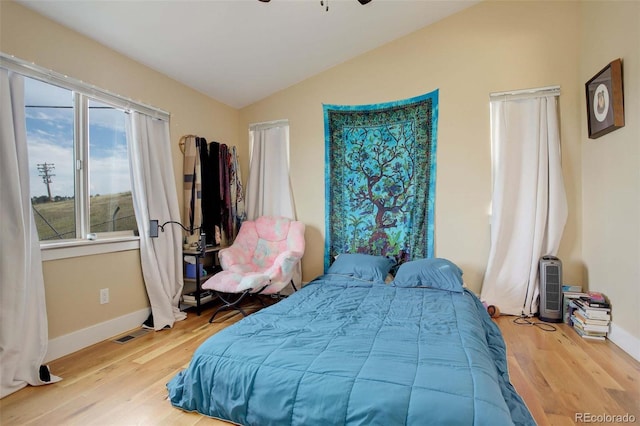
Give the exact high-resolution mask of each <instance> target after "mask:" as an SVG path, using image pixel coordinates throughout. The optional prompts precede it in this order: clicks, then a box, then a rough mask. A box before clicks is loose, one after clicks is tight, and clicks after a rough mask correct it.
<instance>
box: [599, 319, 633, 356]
mask: <svg viewBox="0 0 640 426" xmlns="http://www.w3.org/2000/svg"><path fill="white" fill-rule="evenodd" d="M607 338H608V339H609V340H611V341H612V342H613V343H615V344H616V345H617V346H619V347H620V349H622V350H623V351H625V352H626V353H628V354H629V355H631V356H632V357H633V358H635V359H636V361H640V339H638V338H637V337H635V336H634V335H632V334H631V333H629V332H628V331H627V330H625V329H624V328H622V327H620V326H617V325H616V323H615V322H612V323H611V331H610V332H609V334H607Z"/></svg>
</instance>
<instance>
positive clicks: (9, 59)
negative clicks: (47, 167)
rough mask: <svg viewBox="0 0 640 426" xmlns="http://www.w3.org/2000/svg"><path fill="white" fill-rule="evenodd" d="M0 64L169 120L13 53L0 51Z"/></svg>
mask: <svg viewBox="0 0 640 426" xmlns="http://www.w3.org/2000/svg"><path fill="white" fill-rule="evenodd" d="M0 65H1V66H2V67H4V68H6V69H8V70H11V71H15V72H17V73H20V74H22V75H25V76H27V77H31V78H35V79H38V80H42V81H45V82H47V83H51V84H53V85H56V86H60V87H64V88H66V89H69V90H73V91H75V92H78V93H82V94H84V95H87V96H89V97H92V98H98V99H99V100H100V101H104V102H107V103H109V104H112V105H113V106H117V107H119V108H122V109H124V110H125V111H131V110H135V111H138V112H141V113H143V114H146V115H148V116H150V117H153V118H157V119H159V120H164V121H169V117H170V114H169V113H168V112H166V111H163V110H161V109H159V108H156V107H153V106H150V105H145V104H143V103H140V102H136V101H134V100H133V99H129V98H126V97H124V96H120V95H117V94H115V93H111V92H109V91H107V90H104V89H101V88H99V87H96V86H94V85H92V84H89V83H85V82H84V81H81V80H76V79H75V78H71V77H69V76H66V75H63V74H60V73H57V72H55V71H52V70H49V69H46V68H43V67H41V66H39V65H36V64H34V63H29V62H27V61H24V60H22V59H19V58H16V57H15V56H13V55H7V54H6V53H2V52H0Z"/></svg>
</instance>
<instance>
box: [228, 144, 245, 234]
mask: <svg viewBox="0 0 640 426" xmlns="http://www.w3.org/2000/svg"><path fill="white" fill-rule="evenodd" d="M229 179H230V184H229V186H230V192H231V217H232V219H233V231H232V236H233V238H232V240H233V239H235V237H236V235H238V231H239V230H240V225H242V222H244V221H245V220H246V218H247V213H246V211H245V208H244V188H243V187H242V173H241V171H240V160H239V156H238V151H237V150H236V147H235V146H232V147H231V168H230V173H229Z"/></svg>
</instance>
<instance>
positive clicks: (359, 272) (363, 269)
mask: <svg viewBox="0 0 640 426" xmlns="http://www.w3.org/2000/svg"><path fill="white" fill-rule="evenodd" d="M395 264H396V261H395V260H394V259H390V258H388V257H385V256H373V255H370V254H350V253H343V254H341V255H339V256H338V257H337V259H336V260H335V261H334V262H333V263H332V264H331V266H330V267H329V270H328V271H327V273H328V274H340V275H348V276H351V277H354V278H358V279H361V280H365V281H374V282H381V283H384V280H385V279H386V278H387V274H388V273H389V271H390V270H391V268H392V267H393V265H395Z"/></svg>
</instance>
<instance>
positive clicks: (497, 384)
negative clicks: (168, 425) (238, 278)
mask: <svg viewBox="0 0 640 426" xmlns="http://www.w3.org/2000/svg"><path fill="white" fill-rule="evenodd" d="M167 387H168V389H169V397H170V400H171V403H172V404H173V405H175V406H176V407H179V408H182V409H184V410H187V411H198V412H200V413H202V414H205V415H207V416H211V417H216V418H220V419H225V420H229V421H231V422H235V423H239V424H243V425H260V426H266V425H304V426H310V425H323V426H326V425H343V424H349V425H385V426H392V425H405V424H406V425H426V424H430V425H483V424H487V425H508V424H522V425H529V424H535V422H534V420H533V418H532V417H531V415H530V413H529V411H528V409H527V408H526V406H525V405H524V403H523V402H522V399H521V398H520V396H519V395H518V394H517V393H516V392H515V390H514V388H513V386H512V385H511V383H510V382H509V377H508V373H507V362H506V353H505V346H504V341H503V339H502V336H501V334H500V331H499V329H498V328H497V326H496V325H495V324H494V323H493V321H492V320H491V319H490V318H489V316H488V315H487V314H486V312H485V310H484V308H483V306H482V304H481V303H480V301H479V300H478V299H477V298H476V297H475V296H474V295H473V294H472V293H470V292H466V291H465V292H464V293H454V292H448V291H444V290H437V289H429V288H398V287H391V286H388V285H382V284H371V283H367V282H362V281H355V280H350V279H347V278H344V277H341V276H335V275H325V276H322V277H320V278H319V279H317V280H315V281H313V282H311V283H309V284H308V285H307V286H305V287H304V288H302V289H301V290H300V291H298V292H296V293H294V294H293V295H291V296H290V297H289V298H287V299H285V300H283V301H281V302H279V303H277V304H275V305H273V306H270V307H269V308H265V309H263V310H261V311H260V312H258V313H255V314H253V315H250V316H249V317H247V318H245V319H243V320H242V321H240V322H238V323H236V324H234V325H232V326H230V327H227V328H226V329H224V330H222V331H220V332H219V333H217V334H215V335H214V336H212V337H211V338H209V339H208V340H207V341H206V342H204V343H203V344H202V345H201V346H200V347H199V348H198V349H197V350H196V352H195V354H194V356H193V359H192V361H191V363H190V365H189V367H188V368H187V369H186V370H184V371H182V372H180V373H178V375H176V376H175V377H174V378H173V379H172V380H171V381H170V382H169V383H168V385H167Z"/></svg>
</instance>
